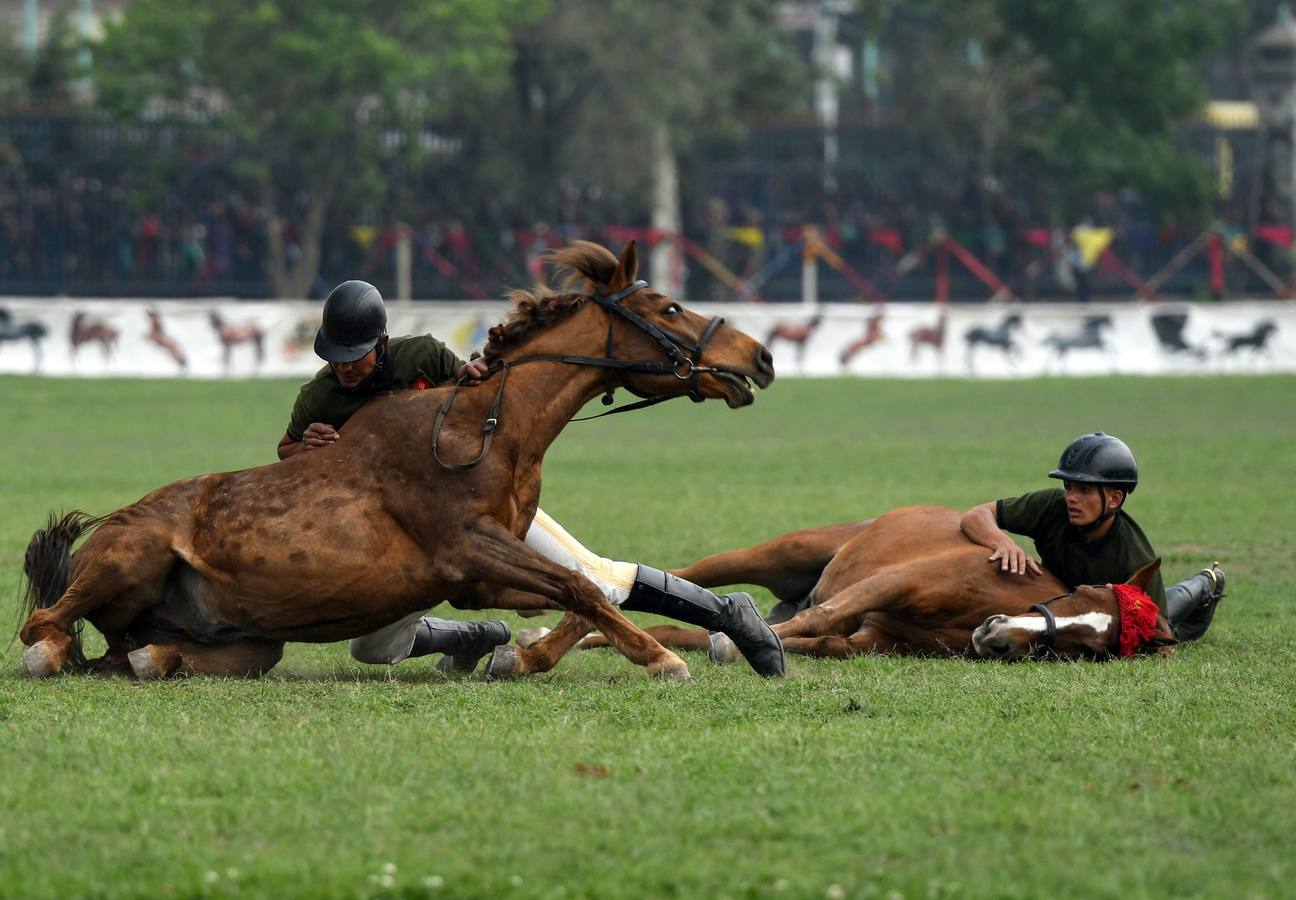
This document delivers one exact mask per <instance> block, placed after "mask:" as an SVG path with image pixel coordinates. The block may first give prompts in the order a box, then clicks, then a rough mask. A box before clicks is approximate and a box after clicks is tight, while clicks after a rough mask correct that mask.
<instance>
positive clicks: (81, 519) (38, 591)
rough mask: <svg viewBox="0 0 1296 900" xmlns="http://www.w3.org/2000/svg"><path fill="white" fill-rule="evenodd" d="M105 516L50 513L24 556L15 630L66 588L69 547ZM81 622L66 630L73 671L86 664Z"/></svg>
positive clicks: (69, 569) (47, 605)
mask: <svg viewBox="0 0 1296 900" xmlns="http://www.w3.org/2000/svg"><path fill="white" fill-rule="evenodd" d="M105 518H106V517H105V516H92V515H90V514H88V513H84V512H81V511H80V510H73V511H72V512H70V513H67V514H65V515H63V516H62V517H60V516H59V515H58V513H50V517H49V522H48V523H47V524H46V525H45V527H44V528H42V529H40V530H39V531H37V532H36V533H35V534H33V535H32V539H31V541H30V543H28V544H27V553H26V555H25V556H24V557H23V576H24V580H25V581H26V583H27V586H26V588H25V590H24V591H23V596H22V598H21V599H20V600H19V612H20V615H19V617H18V627H19V628H20V629H21V628H22V626H23V623H25V622H26V621H27V620H28V619H30V618H31V617H32V614H34V613H35V612H36V610H38V609H49V608H50V607H51V606H53V605H54V604H55V603H57V602H58V599H59V598H60V597H62V596H63V594H64V593H65V592H66V591H67V589H68V581H69V579H70V578H71V572H72V545H73V544H75V543H76V542H77V540H78V539H80V538H81V536H82V535H84V534H85V533H86V532H87V531H90V530H91V529H93V528H95V527H96V526H98V525H99V523H101V522H102V521H103V520H104V519H105ZM82 627H83V626H82V623H81V622H79V621H78V622H76V623H74V624H73V625H72V627H70V628H69V629H68V634H69V635H71V637H72V653H71V655H70V656H69V657H68V663H69V665H71V667H73V668H77V667H79V666H83V665H85V661H86V658H85V653H84V652H83V651H82V649H81V628H82Z"/></svg>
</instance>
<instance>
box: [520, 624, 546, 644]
mask: <svg viewBox="0 0 1296 900" xmlns="http://www.w3.org/2000/svg"><path fill="white" fill-rule="evenodd" d="M548 633H549V629H548V628H519V629H518V633H517V645H518V646H519V647H530V646H531V645H532V644H534V643H535V642H536V641H538V640H540V638H542V637H544V636H545V635H546V634H548Z"/></svg>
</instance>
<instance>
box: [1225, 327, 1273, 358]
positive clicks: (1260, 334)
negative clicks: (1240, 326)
mask: <svg viewBox="0 0 1296 900" xmlns="http://www.w3.org/2000/svg"><path fill="white" fill-rule="evenodd" d="M1277 332H1278V323H1277V322H1275V321H1274V320H1273V319H1264V320H1263V321H1260V322H1257V323H1256V325H1255V327H1254V328H1252V329H1251V330H1250V331H1243V332H1233V333H1227V332H1223V331H1216V332H1214V336H1215V337H1217V338H1219V339H1220V341H1222V342H1223V345H1224V346H1223V349H1222V350H1221V351H1220V352H1222V353H1227V354H1230V355H1233V354H1238V353H1240V352H1241V351H1243V350H1249V351H1250V353H1251V355H1252V356H1259V355H1260V354H1261V353H1268V352H1269V339H1270V338H1272V337H1273V336H1274V335H1275V334H1277Z"/></svg>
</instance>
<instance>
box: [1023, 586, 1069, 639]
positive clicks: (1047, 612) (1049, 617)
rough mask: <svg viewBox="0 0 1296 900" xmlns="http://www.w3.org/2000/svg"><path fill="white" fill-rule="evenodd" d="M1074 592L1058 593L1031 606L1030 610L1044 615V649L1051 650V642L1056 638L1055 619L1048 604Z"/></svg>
mask: <svg viewBox="0 0 1296 900" xmlns="http://www.w3.org/2000/svg"><path fill="white" fill-rule="evenodd" d="M1075 594H1076V592H1075V591H1072V592H1071V593H1069V594H1058V595H1057V596H1055V597H1049V598H1048V599H1047V600H1045V601H1044V602H1043V603H1035V604H1033V605H1032V606H1031V608H1030V611H1031V612H1037V613H1039V614H1040V615H1041V616H1043V617H1044V648H1045V649H1046V650H1049V651H1052V650H1053V642H1054V641H1055V640H1056V639H1057V619H1055V618H1054V617H1053V610H1051V609H1049V608H1048V605H1049V604H1050V603H1052V602H1053V601H1054V600H1064V599H1066V598H1067V597H1074V596H1075Z"/></svg>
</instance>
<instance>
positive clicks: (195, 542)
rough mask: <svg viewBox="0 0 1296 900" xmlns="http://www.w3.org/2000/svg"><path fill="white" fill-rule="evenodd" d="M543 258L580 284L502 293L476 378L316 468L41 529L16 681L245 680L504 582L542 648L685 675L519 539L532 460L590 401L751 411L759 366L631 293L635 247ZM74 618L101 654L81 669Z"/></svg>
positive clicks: (532, 479)
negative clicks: (604, 647)
mask: <svg viewBox="0 0 1296 900" xmlns="http://www.w3.org/2000/svg"><path fill="white" fill-rule="evenodd" d="M549 258H550V260H551V261H552V262H554V263H556V264H558V265H559V266H562V267H565V268H568V269H571V270H574V271H575V272H576V273H579V275H580V276H582V279H583V284H582V287H583V289H582V290H569V291H565V292H563V293H559V294H552V293H549V292H547V291H545V292H538V293H535V294H532V293H525V292H521V291H518V292H515V293H514V294H513V298H514V299H515V301H516V307H515V309H514V312H513V316H512V319H511V320H510V321H509V322H508V323H507V324H504V325H500V326H497V327H495V328H493V329H492V330H491V336H490V341H489V343H488V344H487V346H486V352H485V359H486V360H487V362H488V364H489V366H490V370H491V375H490V377H489V378H488V379H486V380H485V381H484V383H483V384H480V385H476V386H471V387H463V388H460V387H458V386H445V387H441V388H435V389H431V390H426V391H417V390H410V391H397V392H393V393H390V394H387V395H385V396H383V397H379V398H376V399H375V400H373V401H371V402H370V403H368V404H366V405H365V407H364V408H362V409H361V410H360V411H359V412H358V413H356V414H355V416H354V417H353V418H352V419H351V420H350V421H349V422H348V423H347V424H346V426H345V428H344V429H343V431H342V434H343V437H344V440H341V441H339V442H338V443H337V445H336V446H335V447H334V448H332V449H330V450H328V451H327V452H315V453H303V454H300V455H298V456H294V457H291V458H289V459H287V460H285V461H283V462H279V463H275V464H273V465H269V466H262V467H260V468H256V469H247V470H245V471H242V472H225V473H220V474H214V475H201V476H197V477H194V478H188V479H185V480H183V481H177V482H175V483H174V484H170V485H167V486H166V487H163V488H159V489H158V490H156V491H154V492H153V493H151V494H149V495H148V496H146V497H144V498H143V499H142V500H140V501H138V502H137V503H133V504H131V505H130V506H126V507H123V508H122V509H119V510H117V511H116V512H114V513H112V514H110V515H108V516H104V517H101V518H94V517H90V516H87V515H86V514H84V513H72V514H70V515H67V516H63V517H61V518H60V517H57V516H55V517H51V520H50V524H49V526H48V527H46V528H45V529H43V530H41V531H38V532H37V533H36V534H35V535H34V536H33V538H32V540H31V543H30V544H29V545H28V547H27V555H26V559H25V561H24V566H23V570H24V572H25V574H26V577H27V579H28V589H27V594H26V600H25V604H24V607H23V613H24V617H26V622H25V624H23V625H22V627H21V629H20V632H19V636H20V638H21V640H22V642H23V643H24V644H25V645H26V646H27V650H26V651H25V653H24V657H23V658H24V662H25V665H26V668H27V671H28V672H29V673H30V674H31V675H33V676H46V675H52V674H54V673H56V672H59V671H62V670H64V669H74V670H75V669H90V670H92V671H100V672H120V673H123V674H126V673H131V672H133V673H134V674H135V675H136V677H139V678H156V677H165V676H168V675H172V674H175V673H191V672H205V673H216V674H231V675H234V674H243V675H252V674H259V673H261V672H264V671H266V670H268V669H270V668H271V667H272V666H274V665H275V664H276V663H277V662H278V661H279V659H280V657H281V655H282V653H283V645H284V642H286V641H307V642H323V641H338V640H343V639H346V638H351V637H357V636H359V635H363V634H368V633H371V632H372V631H374V630H375V629H377V628H380V627H382V626H384V625H387V624H390V623H391V622H394V621H396V620H398V619H400V618H402V617H404V616H406V615H409V614H410V613H412V612H415V611H419V610H423V609H427V608H429V607H431V606H435V605H436V604H437V603H439V602H441V601H450V602H455V601H456V600H459V599H462V598H464V597H469V596H479V595H480V594H481V593H482V592H483V590H488V589H491V588H499V589H513V590H519V591H525V592H528V593H530V594H534V595H539V596H540V598H541V601H542V602H549V603H552V604H554V605H556V606H558V607H560V608H562V609H565V610H567V611H568V613H569V615H568V616H567V617H565V618H564V622H563V623H560V624H559V627H558V629H557V631H556V633H559V634H561V633H567V632H572V631H576V630H579V634H578V636H577V638H578V639H579V637H581V636H584V634H586V633H587V632H588V630H589V628H590V627H591V625H592V626H593V627H597V628H598V629H599V630H600V631H602V632H603V633H604V634H606V635H608V636H609V637H610V638H611V640H612V643H613V644H614V645H615V646H616V647H617V648H618V649H619V650H621V652H622V653H624V654H625V655H626V656H627V657H629V658H630V659H631V660H632V661H634V662H636V663H638V664H639V665H642V666H646V667H647V668H648V670H649V671H650V672H651V673H652V674H654V675H657V676H659V677H663V678H674V679H687V678H688V677H689V675H688V667H687V666H686V665H685V664H684V662H683V660H681V659H680V658H679V657H678V656H676V655H675V654H674V653H672V652H670V651H669V650H666V649H665V648H663V647H662V646H661V645H660V644H658V643H657V642H656V641H655V640H653V639H652V638H650V637H649V636H648V635H647V634H645V633H644V632H643V631H642V630H640V629H639V628H637V627H636V626H635V625H633V624H631V622H630V621H629V620H627V619H626V618H624V617H623V616H622V615H621V613H620V612H618V611H617V610H616V608H615V607H613V606H612V605H611V604H610V603H608V601H607V600H606V598H605V597H604V596H603V594H602V592H601V591H599V589H598V588H597V587H595V585H594V584H593V582H591V581H589V580H588V579H587V578H585V577H584V576H583V575H580V574H578V573H577V572H574V571H572V570H570V569H564V568H563V567H561V566H559V565H557V564H555V563H553V562H550V561H549V560H547V559H545V558H544V557H542V556H541V555H540V554H538V553H537V552H535V551H534V550H532V549H531V548H530V547H528V546H527V545H526V544H525V543H524V542H523V540H522V538H523V535H524V534H525V533H526V529H527V527H528V525H529V524H530V522H531V519H532V517H533V516H534V515H535V511H536V505H537V503H538V501H539V498H540V468H541V464H542V461H543V458H544V453H545V450H546V449H547V448H548V446H549V444H550V443H551V442H552V441H553V440H554V438H556V437H557V436H558V433H559V432H560V431H561V430H562V428H563V426H564V425H566V424H567V422H568V421H569V420H570V419H571V417H572V416H573V415H575V413H576V412H577V411H578V410H579V409H580V408H581V407H582V406H583V405H584V404H585V403H586V402H587V401H588V400H591V399H593V398H594V397H595V396H597V395H598V394H600V393H604V392H608V393H610V392H611V391H612V390H613V389H615V388H616V387H626V388H627V389H629V390H630V391H632V392H634V393H637V394H640V395H642V396H645V397H649V398H663V399H665V398H669V397H676V396H690V397H692V398H693V399H694V400H696V401H699V402H700V401H701V400H703V399H706V398H711V399H720V400H724V401H725V403H726V404H728V405H729V406H730V407H740V406H746V405H748V404H750V403H752V402H753V401H754V400H755V394H754V393H753V392H752V388H751V382H755V384H756V385H757V386H760V387H765V386H767V385H769V384H770V383H771V382H772V381H773V380H774V369H773V366H772V365H771V358H770V354H769V351H767V350H766V349H765V348H764V347H762V346H761V345H760V344H759V343H757V342H756V341H755V340H753V339H752V338H751V337H749V336H748V335H745V334H743V333H742V332H740V331H738V330H736V329H734V328H732V327H730V326H728V325H725V324H724V321H723V319H718V318H717V319H710V320H708V319H706V318H705V317H703V316H701V315H698V314H697V313H694V312H690V311H688V310H686V309H684V307H683V306H681V305H680V304H679V303H678V302H677V301H675V300H673V299H672V298H670V297H668V296H665V295H664V294H661V293H658V292H657V291H654V290H652V289H651V288H649V287H648V286H647V284H646V283H645V282H642V281H638V280H636V278H635V275H636V272H637V269H638V258H637V255H636V251H635V245H634V243H633V242H632V243H630V244H628V245H627V246H626V248H625V249H624V250H623V251H622V254H621V257H620V258H619V259H618V258H617V257H615V256H613V255H612V254H611V253H610V252H609V251H607V250H606V249H604V248H603V247H600V246H598V245H597V244H590V243H586V242H576V243H574V244H572V245H570V246H568V247H566V248H564V249H561V250H558V251H555V252H554V253H552V254H551V255H550V257H549ZM506 384H507V390H506V389H505V387H506ZM456 398H457V400H458V402H457V403H456V402H455V401H456ZM430 457H434V458H435V459H436V460H437V462H440V463H441V464H440V465H438V464H437V463H434V462H433V460H432V458H430ZM443 460H448V462H443ZM316 523H319V527H316ZM92 530H93V532H92V533H91V534H90V536H89V537H88V538H87V539H86V541H85V543H84V544H82V545H81V546H80V548H79V549H77V550H76V551H75V552H70V550H71V547H72V545H73V543H74V542H75V541H76V540H77V539H78V538H80V537H81V536H82V535H84V534H85V533H86V532H90V531H92ZM83 619H84V620H86V621H89V622H90V623H91V624H93V625H94V626H95V627H96V628H97V629H99V631H100V632H102V633H103V635H104V637H105V638H106V640H107V643H108V650H107V653H106V654H105V655H104V656H103V657H102V658H100V659H98V660H95V661H94V662H87V661H86V660H85V658H84V655H83V653H82V650H81V646H80V642H79V640H78V635H77V633H76V625H77V623H78V622H79V621H80V620H83ZM564 623H566V624H565V625H564ZM577 623H579V627H578V624H577ZM586 623H590V624H586ZM572 643H574V641H573V642H572ZM543 644H544V642H543V641H542V642H541V644H540V645H537V647H535V648H530V649H518V650H517V651H516V654H515V664H514V667H513V669H512V672H511V674H525V673H527V672H533V671H539V670H540V669H541V668H543V667H544V665H545V664H546V660H548V659H549V658H550V656H549V655H547V654H546V653H545V648H544V646H542V645H543Z"/></svg>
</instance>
